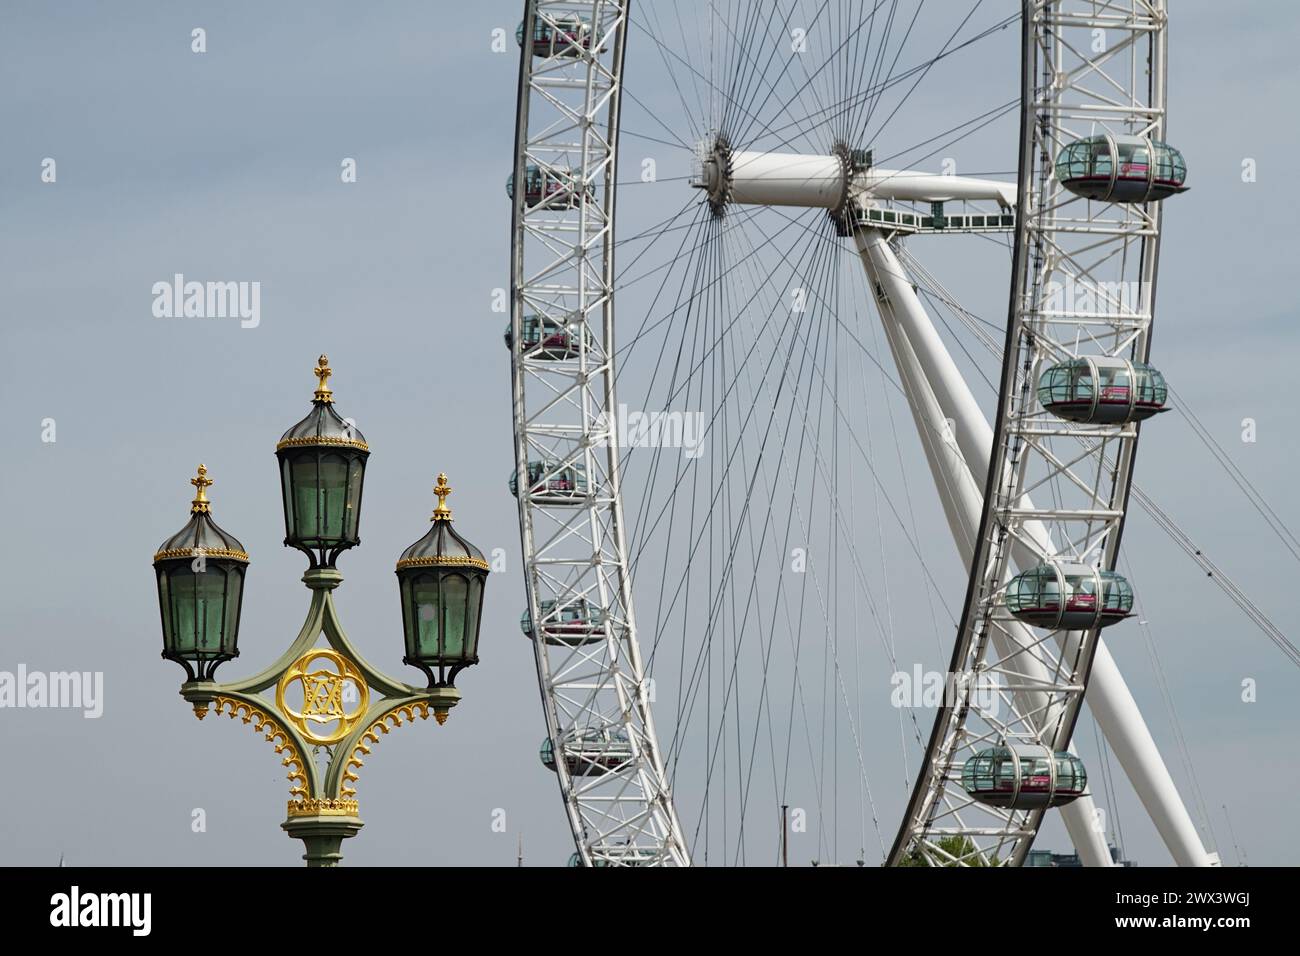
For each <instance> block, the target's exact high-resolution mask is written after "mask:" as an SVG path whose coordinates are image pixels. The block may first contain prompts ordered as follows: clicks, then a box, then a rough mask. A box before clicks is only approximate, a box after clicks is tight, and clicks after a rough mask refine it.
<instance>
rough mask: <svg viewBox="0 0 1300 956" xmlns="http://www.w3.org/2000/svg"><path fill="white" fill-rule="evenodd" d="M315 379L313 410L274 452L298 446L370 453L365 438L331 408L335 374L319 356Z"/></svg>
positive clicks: (323, 358)
mask: <svg viewBox="0 0 1300 956" xmlns="http://www.w3.org/2000/svg"><path fill="white" fill-rule="evenodd" d="M313 371H314V372H315V374H316V377H317V379H318V383H317V385H316V392H315V394H314V395H313V397H312V409H311V411H310V412H308V413H307V417H306V418H304V419H303V420H302V421H300V422H298V424H296V425H294V426H293V427H292V428H290V429H289V430H288V431H286V432H285V433H284V435H282V436H281V437H280V442H279V444H277V445H276V446H275V450H276V451H277V452H278V451H281V450H282V449H285V448H294V447H301V446H308V447H321V446H334V447H341V448H355V449H357V450H359V451H363V452H366V453H367V454H369V452H370V446H369V445H367V444H366V436H364V435H363V434H361V430H360V429H359V428H357V426H356V425H354V424H353V423H352V422H350V421H347V420H346V419H344V418H343V417H342V416H341V415H339V413H338V412H337V411H336V410H335V408H334V390H333V389H332V388H330V387H329V378H330V376H331V375H333V374H334V370H333V369H331V368H330V365H329V356H327V355H321V357H320V358H319V359H318V360H317V364H316V368H315V369H313Z"/></svg>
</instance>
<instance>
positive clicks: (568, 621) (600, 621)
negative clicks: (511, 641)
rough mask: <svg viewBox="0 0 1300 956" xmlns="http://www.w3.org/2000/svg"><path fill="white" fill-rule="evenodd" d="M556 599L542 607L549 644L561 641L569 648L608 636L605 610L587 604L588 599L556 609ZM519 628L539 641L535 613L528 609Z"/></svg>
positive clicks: (521, 617) (546, 640) (544, 632)
mask: <svg viewBox="0 0 1300 956" xmlns="http://www.w3.org/2000/svg"><path fill="white" fill-rule="evenodd" d="M556 603H557V602H555V601H553V600H546V601H542V602H541V606H540V607H539V609H538V610H540V611H541V615H542V627H541V631H542V640H543V641H544V642H546V643H547V644H561V645H564V646H565V647H580V646H582V645H584V644H595V643H597V642H599V641H603V640H604V639H605V612H604V611H602V610H601V609H600V608H594V607H591V606H590V605H588V604H587V599H586V598H578V599H577V600H576V601H571V602H569V603H568V604H566V605H564V607H562V608H560V609H559V610H558V611H557V610H556ZM519 629H520V630H521V631H523V632H524V634H525V635H526V636H527V637H528V638H529V639H530V640H537V634H536V632H535V631H534V629H533V619H532V615H530V614H529V613H528V611H524V613H523V614H522V615H521V616H520V618H519Z"/></svg>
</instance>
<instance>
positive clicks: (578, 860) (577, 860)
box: [569, 853, 612, 866]
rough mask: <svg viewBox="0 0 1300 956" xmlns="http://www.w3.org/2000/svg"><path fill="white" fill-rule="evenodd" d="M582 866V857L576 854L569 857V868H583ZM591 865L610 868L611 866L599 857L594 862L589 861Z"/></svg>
mask: <svg viewBox="0 0 1300 956" xmlns="http://www.w3.org/2000/svg"><path fill="white" fill-rule="evenodd" d="M583 865H584V864H583V862H582V857H581V856H579V855H578V854H577V853H574V854H572V855H571V856H570V857H569V866H583ZM591 865H592V866H611V865H612V864H611V863H610V862H609V860H606V859H602V858H601V857H596V859H594V860H592V861H591Z"/></svg>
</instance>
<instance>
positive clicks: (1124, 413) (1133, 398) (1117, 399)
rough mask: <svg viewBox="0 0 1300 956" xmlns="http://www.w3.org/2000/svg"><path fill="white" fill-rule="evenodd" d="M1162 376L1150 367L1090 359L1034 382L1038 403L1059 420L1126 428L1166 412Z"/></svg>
mask: <svg viewBox="0 0 1300 956" xmlns="http://www.w3.org/2000/svg"><path fill="white" fill-rule="evenodd" d="M1168 398H1169V388H1168V386H1166V385H1165V377H1164V376H1163V375H1161V374H1160V373H1159V372H1158V371H1157V370H1156V369H1154V368H1152V367H1151V366H1150V365H1144V364H1142V363H1140V362H1139V363H1133V362H1130V361H1128V360H1127V359H1122V358H1110V357H1107V356H1095V357H1093V356H1090V357H1088V358H1077V359H1071V360H1070V361H1068V362H1062V363H1060V364H1059V365H1053V366H1052V367H1051V368H1049V369H1048V370H1047V371H1045V372H1044V373H1043V374H1042V377H1041V378H1039V380H1038V401H1039V402H1041V403H1042V406H1043V408H1045V409H1047V410H1048V411H1049V412H1051V413H1052V414H1053V415H1055V416H1056V417H1057V418H1064V419H1065V420H1066V421H1071V422H1083V423H1085V424H1088V425H1124V424H1127V423H1128V422H1140V421H1143V420H1144V419H1147V418H1150V417H1151V416H1152V415H1156V414H1158V413H1160V412H1164V411H1168V408H1166V406H1165V402H1166V401H1167V399H1168Z"/></svg>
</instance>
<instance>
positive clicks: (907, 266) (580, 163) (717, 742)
mask: <svg viewBox="0 0 1300 956" xmlns="http://www.w3.org/2000/svg"><path fill="white" fill-rule="evenodd" d="M938 8H942V9H941V10H940V9H938ZM518 38H519V42H520V45H521V47H522V51H521V70H520V80H519V94H518V120H517V131H516V152H515V160H514V168H513V174H512V176H511V178H510V182H509V184H508V192H509V193H510V195H511V197H512V202H513V246H512V301H513V305H512V316H511V321H510V326H509V328H508V330H507V332H506V344H507V347H508V348H509V349H510V352H511V356H512V369H513V389H514V438H515V457H516V471H515V473H514V475H513V476H512V477H511V480H510V487H511V491H512V492H513V493H514V494H515V497H516V498H517V499H518V505H519V518H520V527H521V534H522V544H523V555H524V562H525V579H526V583H527V587H526V590H527V595H526V606H525V609H524V613H523V616H522V618H521V630H522V631H523V634H524V636H525V641H526V642H528V641H530V642H531V644H532V648H533V651H534V653H535V656H536V663H537V673H538V680H539V686H540V689H541V696H542V702H543V711H544V714H545V724H546V726H545V736H544V742H543V745H542V752H541V759H542V762H543V763H544V764H545V765H546V766H547V767H548V768H549V769H550V770H551V771H553V772H554V774H555V776H556V779H557V780H558V783H559V789H560V792H561V795H562V797H563V803H564V808H565V811H566V813H567V816H568V820H569V824H570V827H571V829H572V832H573V835H574V840H575V844H576V847H577V852H576V854H575V862H576V863H577V864H579V865H588V866H592V865H594V866H600V865H689V864H691V863H706V862H707V863H724V864H735V863H745V862H750V863H772V862H775V860H776V858H777V856H776V855H777V854H778V853H779V847H780V841H781V839H782V837H783V835H784V832H785V829H786V826H787V824H786V823H785V822H784V816H783V815H784V814H786V813H787V810H786V809H784V808H785V807H787V806H789V805H790V804H791V803H792V802H794V801H793V799H792V797H791V793H792V792H793V791H795V790H798V791H800V793H802V794H809V793H810V794H811V797H810V798H809V799H811V800H812V801H813V802H814V803H815V805H816V812H815V814H814V816H815V817H816V821H815V826H816V827H817V828H818V830H819V831H820V832H819V835H818V836H817V837H816V840H817V843H818V847H819V852H821V853H823V854H824V856H823V859H826V860H828V861H829V860H838V859H839V858H840V857H841V856H842V855H843V853H842V852H841V850H842V848H843V847H845V846H852V847H854V848H855V849H857V850H858V851H859V852H858V853H857V854H855V855H856V856H857V857H858V862H859V863H862V862H866V861H870V862H871V863H876V862H883V863H886V864H889V865H1020V864H1022V863H1023V862H1024V861H1025V859H1026V855H1027V853H1028V851H1029V849H1030V847H1031V845H1032V843H1033V841H1034V838H1035V836H1036V835H1037V833H1038V831H1039V828H1040V826H1041V825H1042V824H1043V822H1044V820H1045V818H1046V817H1047V814H1048V812H1049V811H1050V810H1054V809H1059V812H1060V814H1061V818H1062V822H1063V823H1064V826H1065V829H1066V830H1067V831H1068V834H1069V837H1070V839H1071V840H1072V842H1073V843H1074V846H1075V847H1076V849H1077V851H1078V852H1079V854H1080V857H1081V859H1082V860H1083V862H1084V863H1085V864H1090V865H1108V864H1109V863H1110V862H1111V856H1110V852H1109V849H1108V847H1107V843H1106V828H1105V826H1104V825H1099V823H1098V821H1099V820H1102V819H1104V818H1103V817H1102V816H1101V815H1100V814H1099V813H1098V810H1097V807H1096V806H1095V805H1094V798H1093V791H1092V789H1090V788H1089V786H1088V780H1089V772H1090V771H1091V772H1092V779H1093V780H1094V781H1095V780H1097V774H1096V772H1095V770H1094V768H1091V767H1085V765H1084V762H1083V761H1082V760H1081V759H1080V758H1079V756H1078V755H1077V752H1076V751H1075V750H1074V749H1073V744H1072V736H1073V734H1074V731H1075V727H1076V722H1077V721H1078V719H1079V716H1080V707H1081V704H1082V702H1083V698H1084V693H1085V690H1086V691H1087V692H1088V703H1089V709H1090V711H1091V713H1092V715H1093V718H1094V719H1095V721H1096V725H1097V727H1098V728H1099V730H1100V732H1101V734H1102V735H1104V737H1105V741H1106V746H1107V748H1108V752H1109V753H1112V754H1113V755H1114V757H1115V759H1116V761H1117V762H1118V764H1119V765H1120V767H1121V768H1122V771H1123V772H1124V774H1126V775H1127V777H1128V779H1129V780H1130V781H1131V783H1132V785H1133V788H1134V789H1135V791H1136V792H1137V794H1138V796H1139V797H1140V799H1141V801H1142V803H1143V806H1144V808H1145V810H1146V811H1147V812H1148V814H1149V815H1150V817H1151V819H1152V820H1153V821H1154V823H1155V825H1156V828H1157V829H1158V831H1159V833H1160V835H1161V837H1162V839H1163V840H1164V842H1165V843H1166V845H1167V846H1168V847H1169V850H1170V852H1171V854H1172V856H1173V858H1174V860H1175V862H1177V863H1179V864H1181V865H1211V864H1213V863H1214V862H1216V858H1215V857H1214V855H1213V854H1211V853H1208V852H1207V851H1206V849H1205V847H1204V846H1203V844H1202V841H1201V838H1200V836H1199V834H1198V831H1197V828H1196V826H1195V825H1194V823H1193V822H1192V818H1191V816H1190V814H1189V813H1188V811H1187V809H1186V808H1185V807H1184V805H1183V802H1182V800H1181V798H1180V796H1179V793H1178V791H1177V789H1176V788H1175V786H1174V784H1173V781H1172V779H1171V777H1170V774H1169V771H1168V769H1167V768H1166V766H1165V763H1164V761H1163V760H1162V758H1161V756H1160V754H1159V753H1158V751H1157V750H1156V747H1155V744H1154V742H1153V740H1152V737H1151V735H1150V733H1149V732H1148V730H1147V728H1146V725H1145V723H1144V721H1143V718H1142V715H1141V714H1140V712H1139V710H1138V707H1137V705H1136V703H1135V701H1134V699H1133V696H1132V695H1131V694H1130V692H1129V690H1128V688H1127V687H1126V685H1125V682H1124V680H1123V678H1122V677H1121V675H1120V673H1119V670H1118V669H1117V667H1116V665H1115V662H1114V660H1113V659H1112V658H1111V656H1110V653H1109V652H1108V650H1107V648H1106V645H1105V643H1103V641H1102V638H1101V636H1102V633H1103V629H1104V628H1105V627H1106V626H1108V625H1111V624H1118V623H1119V622H1121V621H1123V620H1124V619H1125V618H1126V617H1128V616H1129V615H1130V614H1131V613H1132V611H1133V607H1134V600H1135V596H1134V594H1135V588H1139V585H1140V570H1141V569H1140V568H1133V569H1129V568H1128V567H1127V566H1123V567H1122V562H1121V552H1120V543H1121V534H1122V532H1123V529H1124V522H1125V514H1126V510H1127V508H1128V505H1129V501H1130V495H1131V493H1132V491H1133V486H1132V483H1131V482H1132V476H1133V470H1134V461H1135V457H1134V456H1135V453H1136V450H1137V446H1138V440H1139V435H1140V432H1141V429H1142V427H1143V424H1144V423H1146V427H1147V428H1159V427H1160V423H1159V420H1158V419H1156V418H1155V416H1156V413H1158V412H1160V411H1163V410H1164V409H1165V408H1166V406H1167V404H1168V402H1169V392H1168V388H1167V386H1166V383H1165V381H1164V379H1163V377H1162V375H1161V373H1160V372H1159V371H1158V362H1156V360H1155V356H1153V353H1152V335H1151V333H1152V322H1153V319H1154V315H1155V294H1156V277H1157V271H1158V269H1157V267H1158V262H1159V251H1160V235H1161V210H1162V203H1163V202H1164V201H1165V200H1167V199H1170V198H1171V197H1175V196H1176V195H1177V194H1178V193H1179V192H1182V191H1183V190H1184V189H1185V188H1186V187H1185V186H1184V181H1185V180H1186V177H1187V170H1186V166H1185V164H1184V161H1183V158H1182V156H1181V155H1180V154H1179V153H1178V152H1177V150H1175V149H1173V148H1172V147H1171V146H1169V145H1167V141H1166V111H1165V102H1166V91H1165V55H1166V40H1167V11H1166V4H1165V2H1164V0H1148V2H1144V0H1123V2H1121V0H1114V2H1105V0H1093V2H1088V0H1039V2H1033V0H1026V2H1024V3H1023V4H1019V5H1015V4H1008V3H1005V2H997V3H994V2H983V0H969V2H962V3H956V4H949V3H945V4H931V5H929V7H927V5H926V3H925V2H924V0H902V2H900V0H863V2H855V0H765V2H750V0H715V2H709V3H697V2H691V3H678V2H658V0H655V2H645V3H635V4H634V3H632V2H631V0H585V2H576V0H529V2H527V3H526V4H525V8H524V14H523V20H522V23H521V24H520V27H519V34H518ZM629 44H632V45H633V49H634V51H635V53H634V56H633V57H632V58H629V57H628V56H627V55H626V54H627V51H628V46H629ZM972 71H974V72H975V73H977V74H978V75H979V76H980V77H981V78H982V82H981V83H979V84H972V85H973V86H974V85H978V86H979V88H980V90H985V91H986V90H988V89H993V90H994V91H995V92H994V95H993V97H992V99H988V97H987V93H984V92H981V93H971V92H968V91H966V90H964V89H962V88H961V84H960V82H959V79H958V80H957V81H954V78H960V77H961V76H962V75H963V73H964V74H965V75H967V76H969V75H971V72H972ZM996 77H1005V82H1002V84H1001V88H1000V89H999V88H998V82H997V81H990V78H996ZM936 84H938V85H939V86H940V90H939V91H938V92H936V91H935V90H933V89H932V87H933V86H935V85H936ZM978 96H984V97H985V98H986V99H988V101H987V102H983V103H981V102H978V101H977V97H978ZM922 103H923V105H918V104H922ZM900 117H903V118H907V119H908V120H909V121H908V122H907V123H904V121H903V119H901V118H900ZM630 120H631V122H630ZM904 127H906V129H907V132H906V134H904V133H903V132H902V130H903V128H904ZM918 129H923V130H924V133H923V134H921V135H918V134H917V132H916V131H917V130H918ZM905 136H906V138H904V137H905ZM643 147H645V148H646V150H647V151H648V152H653V153H654V154H655V155H656V156H662V157H664V158H662V159H661V160H655V159H651V160H650V161H649V162H648V163H647V162H645V161H642V162H639V163H638V162H636V161H635V160H629V159H628V156H630V155H633V154H629V153H628V152H627V151H628V150H629V149H634V150H640V149H642V148H643ZM967 147H970V155H972V156H976V157H978V158H979V159H981V160H984V159H986V158H987V162H988V163H992V165H986V166H985V167H984V168H985V169H992V170H996V171H997V172H985V171H983V170H981V173H980V174H975V175H969V174H966V173H965V171H964V168H963V167H964V166H965V165H966V164H956V166H957V168H955V169H954V168H944V167H943V165H942V162H941V161H942V160H943V159H944V158H946V157H949V156H962V155H963V150H965V149H966V148H967ZM620 150H622V151H623V156H622V161H621V162H620ZM635 155H636V158H637V159H639V158H640V154H639V153H638V154H635ZM966 168H970V167H966ZM973 168H977V169H978V168H979V166H976V167H973ZM660 171H662V175H660ZM649 183H653V185H647V184H649ZM521 184H522V185H521ZM651 193H652V198H649V199H646V198H645V197H646V196H651ZM616 200H621V201H622V203H623V207H622V208H623V209H625V210H627V211H625V212H622V213H620V214H618V215H616ZM1175 201H1176V200H1175ZM629 219H630V220H631V221H630V222H629V221H628V220H629ZM926 261H930V262H931V266H929V267H927V265H926V264H925V262H926ZM951 262H957V263H958V264H960V263H962V262H969V263H975V265H973V266H970V265H968V266H967V269H966V272H967V273H968V274H967V275H966V277H965V280H964V281H965V283H966V285H968V286H971V285H977V284H982V285H983V286H984V287H985V290H986V291H988V292H989V294H990V295H991V296H992V297H993V301H996V302H998V303H999V306H998V307H996V309H995V311H992V312H988V313H987V315H990V316H992V321H990V320H989V319H988V318H982V317H981V316H980V315H979V310H977V309H974V308H971V307H969V306H964V305H963V304H962V302H961V301H960V300H959V299H958V297H957V296H956V295H955V294H954V293H952V292H949V291H948V289H946V288H945V286H944V285H942V284H940V281H939V280H938V279H937V278H935V275H934V274H933V273H932V271H931V269H932V268H933V269H934V270H935V271H939V270H940V268H941V265H940V263H951ZM972 269H973V270H974V272H975V273H976V274H977V275H976V280H977V281H976V280H972V278H971V276H970V275H969V273H970V272H971V270H972ZM1008 290H1009V293H1008ZM1004 294H1005V295H1006V297H1005V298H1004V297H1003V296H1004ZM1002 304H1005V305H1002ZM1002 308H1005V312H1003V311H1002ZM936 318H937V319H938V320H939V321H938V322H936ZM981 370H982V371H981ZM980 377H983V379H984V381H983V382H980V381H979V380H978V379H979V378H980ZM979 391H983V392H985V396H984V397H985V401H984V404H983V405H981V402H980V400H979V399H977V395H976V393H977V392H979ZM895 407H897V408H899V409H905V411H904V412H903V413H902V416H901V417H902V419H903V421H904V427H905V424H906V422H907V421H908V420H910V423H911V425H912V429H913V431H914V435H904V436H900V431H902V430H903V429H900V428H899V427H898V425H899V422H898V421H897V420H896V419H894V418H893V417H892V413H891V412H890V411H889V410H891V409H893V408H895ZM986 409H987V411H986ZM904 438H906V439H910V440H911V441H913V442H914V443H917V444H919V446H920V450H921V453H922V454H921V455H920V456H918V457H920V458H922V459H923V465H922V464H920V463H913V464H914V465H915V466H916V467H917V468H923V469H924V471H925V472H928V474H929V475H930V478H931V479H932V481H929V482H926V483H925V484H922V483H920V482H909V481H908V480H907V472H906V466H905V464H904V462H903V460H902V459H903V456H904V454H905V452H904V451H903V448H904V445H905V444H906V442H905V441H904V440H903V439H904ZM887 474H894V475H897V476H898V480H896V481H895V482H894V483H893V484H892V486H891V484H890V482H889V481H888V480H887V477H886V476H887ZM927 485H928V486H929V487H927ZM928 512H935V513H941V514H942V518H943V521H942V524H943V525H944V526H946V532H947V533H946V534H938V535H936V534H930V535H922V534H921V533H920V531H919V528H920V527H921V526H922V525H924V523H925V522H924V517H925V515H926V513H928ZM918 514H919V515H921V520H920V521H918ZM943 537H949V538H950V539H951V544H950V543H949V542H946V541H944V540H942V538H943ZM952 545H955V547H956V553H957V556H958V557H959V559H960V562H961V565H960V566H961V568H962V569H969V576H968V580H967V584H966V587H965V590H964V592H963V591H962V590H961V586H960V578H959V577H953V576H951V575H949V577H952V580H951V581H950V582H949V583H948V584H941V582H940V579H941V578H943V577H945V575H944V574H943V573H942V571H941V570H940V569H939V567H940V566H941V565H944V564H945V563H951V561H952V554H953V552H952V550H951V549H952ZM954 566H955V565H954ZM1130 573H1131V574H1132V578H1133V579H1132V580H1130V579H1129V574H1130ZM634 608H635V612H634ZM1123 630H1124V629H1123V628H1122V627H1121V628H1120V629H1119V630H1117V631H1116V632H1113V633H1116V634H1120V633H1122V632H1123ZM918 633H919V634H922V635H923V639H924V640H928V641H929V642H930V643H931V644H932V645H933V647H932V648H930V650H931V651H934V650H936V649H937V654H935V655H934V656H933V660H934V661H935V662H936V663H938V665H939V666H940V667H942V666H945V665H946V667H947V674H946V675H945V684H944V693H943V696H942V700H941V701H940V702H939V705H938V706H937V707H935V708H934V710H933V714H934V719H933V725H932V727H929V728H927V727H924V726H922V724H921V722H920V721H928V720H929V717H928V716H923V717H921V718H920V721H919V720H918V717H917V716H916V715H917V712H916V711H914V710H905V709H899V708H897V707H895V708H893V709H892V710H887V711H884V712H881V711H879V710H878V709H876V703H877V702H878V701H879V699H880V698H882V697H884V696H885V694H886V693H888V689H889V684H888V682H886V681H883V680H882V679H881V678H880V677H879V673H881V665H882V664H883V667H884V671H883V672H884V673H888V674H895V673H906V672H907V670H908V669H909V668H910V667H911V666H912V665H911V663H910V662H911V661H912V660H915V659H917V657H916V655H915V654H913V653H912V651H911V650H910V649H908V647H907V642H908V641H909V640H913V639H914V636H915V634H918ZM1118 639H1122V638H1118ZM869 674H875V675H876V676H874V677H868V676H867V675H869ZM868 687H870V688H873V690H872V691H871V692H868V691H867V690H865V688H868ZM881 687H884V688H885V693H879V692H877V691H879V689H880V688H881ZM886 706H888V705H886ZM922 713H924V712H922ZM880 738H887V739H889V740H892V741H893V743H892V744H891V745H890V746H892V747H894V748H896V753H895V756H893V757H892V759H891V760H888V761H887V760H885V758H883V757H880V756H879V755H880V754H882V753H883V752H884V751H883V746H882V745H880V744H879V740H880ZM900 771H901V772H900ZM887 790H892V791H893V793H894V800H893V802H894V803H896V804H898V805H899V806H901V807H903V812H902V814H901V818H897V819H882V818H881V817H880V815H879V814H878V812H877V807H878V805H883V804H886V803H888V802H889V801H887V800H886V799H885V798H884V796H883V795H884V794H885V792H886V791H887ZM801 799H802V797H801ZM841 802H844V803H845V804H846V805H852V810H851V811H849V810H846V811H845V813H844V818H845V822H843V824H842V823H841V820H840V816H841V814H840V805H841ZM850 818H852V819H850ZM841 829H843V831H844V835H841V832H840V831H841Z"/></svg>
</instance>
